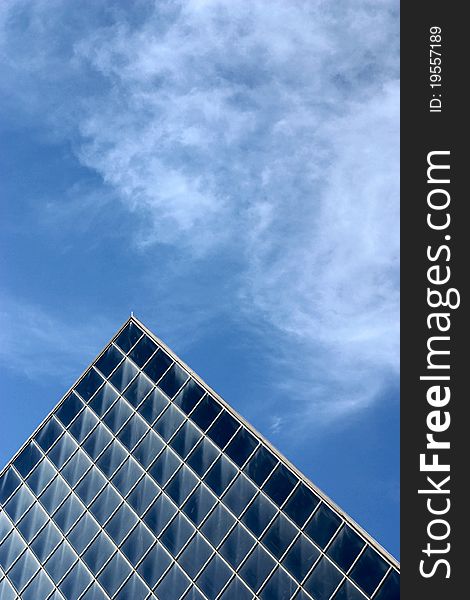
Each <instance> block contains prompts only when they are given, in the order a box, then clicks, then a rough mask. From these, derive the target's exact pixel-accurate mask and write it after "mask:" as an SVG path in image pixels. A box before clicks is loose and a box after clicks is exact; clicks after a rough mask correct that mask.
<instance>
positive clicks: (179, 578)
mask: <svg viewBox="0 0 470 600" xmlns="http://www.w3.org/2000/svg"><path fill="white" fill-rule="evenodd" d="M190 583H191V582H190V580H189V579H188V578H187V576H186V575H185V574H184V571H183V570H182V569H181V567H179V566H178V565H177V564H174V565H173V566H172V567H171V569H170V570H169V571H168V573H167V574H166V575H165V577H164V578H163V579H162V581H161V582H160V583H159V584H158V586H157V589H156V595H157V597H158V598H159V600H180V598H182V597H183V594H184V592H185V590H186V589H187V588H188V587H189V585H190Z"/></svg>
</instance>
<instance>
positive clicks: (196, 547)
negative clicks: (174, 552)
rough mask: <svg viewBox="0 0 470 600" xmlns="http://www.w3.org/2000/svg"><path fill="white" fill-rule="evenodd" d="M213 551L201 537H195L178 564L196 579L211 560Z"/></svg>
mask: <svg viewBox="0 0 470 600" xmlns="http://www.w3.org/2000/svg"><path fill="white" fill-rule="evenodd" d="M212 552H213V550H212V548H211V547H210V546H209V544H208V543H207V542H206V541H205V539H204V538H203V537H202V536H201V535H199V534H198V535H195V536H194V537H193V539H192V540H191V541H190V542H189V544H188V546H187V547H186V548H185V549H184V551H183V553H182V554H181V556H180V557H178V564H179V565H180V566H181V567H183V569H184V570H185V571H186V573H187V574H188V575H189V576H190V577H191V579H194V578H195V577H196V575H197V574H198V573H199V571H200V570H201V567H202V565H203V564H204V563H205V562H206V561H207V560H209V556H210V555H211V554H212Z"/></svg>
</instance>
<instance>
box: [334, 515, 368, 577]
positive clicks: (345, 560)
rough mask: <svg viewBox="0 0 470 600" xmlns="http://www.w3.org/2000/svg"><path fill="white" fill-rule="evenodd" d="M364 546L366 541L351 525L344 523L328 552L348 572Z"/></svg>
mask: <svg viewBox="0 0 470 600" xmlns="http://www.w3.org/2000/svg"><path fill="white" fill-rule="evenodd" d="M363 547H364V541H363V540H362V538H360V537H359V536H358V535H357V533H356V532H354V531H353V530H352V529H351V528H350V527H349V525H343V527H342V528H341V529H340V531H339V532H338V535H337V536H336V537H335V539H334V540H333V541H332V543H331V544H330V546H329V548H328V551H327V554H328V556H329V557H330V558H332V559H333V560H334V561H335V563H336V564H337V565H338V566H339V567H341V569H343V571H344V572H345V573H346V572H347V571H348V569H349V567H350V566H351V565H352V563H353V562H354V560H355V559H356V557H357V555H358V554H359V552H360V551H361V550H362V548H363Z"/></svg>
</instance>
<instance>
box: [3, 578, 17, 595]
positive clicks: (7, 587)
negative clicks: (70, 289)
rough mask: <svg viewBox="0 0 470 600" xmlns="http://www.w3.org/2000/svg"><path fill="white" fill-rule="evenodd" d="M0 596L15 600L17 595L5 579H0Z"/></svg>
mask: <svg viewBox="0 0 470 600" xmlns="http://www.w3.org/2000/svg"><path fill="white" fill-rule="evenodd" d="M0 598H1V599H2V600H16V599H17V595H16V592H15V590H14V589H13V587H12V585H11V584H10V583H8V581H7V579H2V580H1V581H0Z"/></svg>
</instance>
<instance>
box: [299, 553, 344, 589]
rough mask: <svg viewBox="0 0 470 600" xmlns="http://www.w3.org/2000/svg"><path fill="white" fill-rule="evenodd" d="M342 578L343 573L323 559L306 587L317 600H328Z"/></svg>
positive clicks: (306, 583) (309, 578)
mask: <svg viewBox="0 0 470 600" xmlns="http://www.w3.org/2000/svg"><path fill="white" fill-rule="evenodd" d="M342 578H343V575H342V574H341V572H340V571H338V569H337V568H336V567H334V566H333V564H332V563H331V562H330V561H329V560H328V559H327V558H325V557H323V558H321V559H320V562H319V563H317V565H316V567H315V568H314V569H313V572H312V574H311V575H310V576H309V577H308V579H307V580H306V582H305V584H304V587H305V589H306V590H307V592H308V593H309V594H311V595H312V596H313V597H314V598H315V600H328V599H329V597H330V596H331V594H332V593H333V592H334V590H335V588H336V587H337V585H338V584H339V582H340V581H341V579H342Z"/></svg>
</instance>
